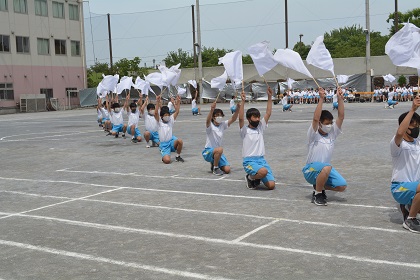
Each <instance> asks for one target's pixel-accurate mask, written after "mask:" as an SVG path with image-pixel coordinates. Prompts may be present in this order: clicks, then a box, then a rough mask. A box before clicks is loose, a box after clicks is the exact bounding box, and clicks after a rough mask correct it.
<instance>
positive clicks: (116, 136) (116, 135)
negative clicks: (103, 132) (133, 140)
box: [111, 132, 119, 138]
mask: <svg viewBox="0 0 420 280" xmlns="http://www.w3.org/2000/svg"><path fill="white" fill-rule="evenodd" d="M111 134H112V133H111ZM118 135H119V133H118V132H117V134H115V138H118Z"/></svg>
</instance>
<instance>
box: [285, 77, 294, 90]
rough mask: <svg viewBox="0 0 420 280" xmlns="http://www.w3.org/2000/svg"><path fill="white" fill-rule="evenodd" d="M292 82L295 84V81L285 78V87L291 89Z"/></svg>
mask: <svg viewBox="0 0 420 280" xmlns="http://www.w3.org/2000/svg"><path fill="white" fill-rule="evenodd" d="M294 82H296V81H295V80H293V79H291V78H287V87H288V88H289V89H292V88H293V87H292V85H293V83H294Z"/></svg>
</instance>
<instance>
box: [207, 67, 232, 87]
mask: <svg viewBox="0 0 420 280" xmlns="http://www.w3.org/2000/svg"><path fill="white" fill-rule="evenodd" d="M227 79H228V76H227V73H226V71H225V72H223V74H222V75H221V76H219V77H216V78H213V79H211V82H210V85H211V87H212V88H217V89H219V90H222V89H223V88H224V87H225V85H226V80H227Z"/></svg>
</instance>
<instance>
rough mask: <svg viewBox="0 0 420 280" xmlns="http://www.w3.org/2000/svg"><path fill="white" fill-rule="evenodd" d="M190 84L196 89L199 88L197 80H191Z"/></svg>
mask: <svg viewBox="0 0 420 280" xmlns="http://www.w3.org/2000/svg"><path fill="white" fill-rule="evenodd" d="M188 83H189V84H190V85H192V86H193V87H194V88H197V81H196V80H189V81H188Z"/></svg>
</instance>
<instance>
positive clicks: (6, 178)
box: [0, 174, 396, 210]
mask: <svg viewBox="0 0 420 280" xmlns="http://www.w3.org/2000/svg"><path fill="white" fill-rule="evenodd" d="M125 175H127V174H125ZM149 177H150V176H149ZM166 178H169V177H166ZM171 178H172V177H171ZM175 178H178V177H175ZM0 179H3V180H11V181H28V182H45V183H64V184H74V185H82V186H93V187H103V188H121V189H128V190H138V191H150V192H165V193H179V194H189V195H204V196H216V197H233V198H246V199H258V200H273V201H285V202H308V201H307V200H302V199H285V198H273V197H259V196H246V195H231V194H218V193H201V192H188V191H174V190H165V189H149V188H134V187H120V186H112V185H103V184H92V183H82V182H76V181H62V180H37V179H23V178H8V177H0ZM241 182H242V180H241ZM328 205H339V206H349V207H362V208H374V209H385V210H395V209H396V208H395V207H390V206H380V205H363V204H349V203H341V202H338V203H334V202H328Z"/></svg>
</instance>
